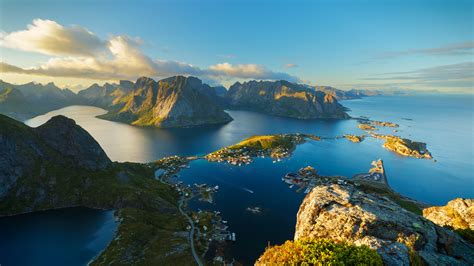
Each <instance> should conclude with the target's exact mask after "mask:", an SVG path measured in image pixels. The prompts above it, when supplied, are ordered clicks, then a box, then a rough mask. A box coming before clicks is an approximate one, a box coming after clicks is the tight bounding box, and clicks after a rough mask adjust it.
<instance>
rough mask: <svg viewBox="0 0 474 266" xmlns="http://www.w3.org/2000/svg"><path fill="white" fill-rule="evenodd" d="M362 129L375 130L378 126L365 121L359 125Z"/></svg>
mask: <svg viewBox="0 0 474 266" xmlns="http://www.w3.org/2000/svg"><path fill="white" fill-rule="evenodd" d="M357 126H358V127H359V128H360V129H362V130H365V131H375V130H377V128H376V127H374V126H372V125H369V124H365V123H361V124H359V125H357Z"/></svg>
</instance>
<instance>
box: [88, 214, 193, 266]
mask: <svg viewBox="0 0 474 266" xmlns="http://www.w3.org/2000/svg"><path fill="white" fill-rule="evenodd" d="M118 216H119V217H120V219H121V223H120V226H119V228H118V231H117V235H116V237H115V239H114V240H113V241H112V242H111V243H110V244H109V246H108V247H107V249H106V250H105V251H104V252H103V253H102V254H101V255H100V256H99V257H98V258H97V259H96V260H95V261H94V262H93V263H92V265H111V264H113V265H130V264H133V265H187V264H191V263H192V262H193V261H194V259H193V258H192V255H191V251H190V249H189V244H188V243H187V241H186V238H185V236H186V234H187V232H186V229H185V228H186V225H187V222H186V220H185V219H184V217H183V216H182V215H180V214H176V213H166V212H165V213H161V212H153V211H145V210H141V209H135V208H124V209H121V210H119V211H118ZM176 232H182V233H181V234H177V233H176Z"/></svg>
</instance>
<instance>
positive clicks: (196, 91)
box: [101, 76, 232, 128]
mask: <svg viewBox="0 0 474 266" xmlns="http://www.w3.org/2000/svg"><path fill="white" fill-rule="evenodd" d="M204 86H207V85H205V84H203V83H202V81H201V80H199V79H198V78H194V77H183V76H175V77H170V78H167V79H163V80H160V81H158V82H156V81H154V80H153V79H151V78H146V77H142V78H139V79H138V80H137V81H136V83H135V84H134V87H133V90H132V91H131V92H130V93H128V94H126V95H123V96H122V97H120V98H119V99H116V100H115V101H114V105H113V106H112V108H111V111H110V112H109V113H107V114H105V115H103V116H101V118H104V119H109V120H115V121H121V122H125V123H131V124H133V125H138V126H155V127H162V128H171V127H192V126H198V125H204V124H220V123H227V122H230V121H231V120H232V118H231V117H230V116H229V115H228V114H227V113H226V112H224V111H223V110H222V108H220V107H219V106H218V105H217V104H216V103H215V102H214V101H213V100H212V99H211V98H210V97H209V96H208V95H206V94H204V93H202V90H204V89H205V88H204V89H203V87H204Z"/></svg>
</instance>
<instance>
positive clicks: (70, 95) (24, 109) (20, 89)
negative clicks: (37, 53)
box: [0, 80, 81, 120]
mask: <svg viewBox="0 0 474 266" xmlns="http://www.w3.org/2000/svg"><path fill="white" fill-rule="evenodd" d="M80 98H81V97H80V96H78V95H77V94H75V93H74V92H72V91H70V90H68V89H60V88H58V87H56V85H54V84H53V83H48V84H46V85H42V84H38V83H33V82H30V83H27V84H23V85H13V84H10V83H7V82H4V81H2V80H0V113H2V114H5V115H8V116H10V117H13V118H16V119H19V120H24V119H28V118H31V117H33V116H37V115H40V114H43V113H46V112H49V111H51V110H54V109H58V108H62V107H65V106H68V105H73V104H79V103H80V100H81V99H80Z"/></svg>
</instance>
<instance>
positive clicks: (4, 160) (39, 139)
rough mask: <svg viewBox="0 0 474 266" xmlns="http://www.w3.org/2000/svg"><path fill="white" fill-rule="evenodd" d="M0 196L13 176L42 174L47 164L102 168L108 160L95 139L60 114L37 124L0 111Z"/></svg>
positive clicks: (73, 167) (13, 179)
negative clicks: (24, 122) (35, 126)
mask: <svg viewBox="0 0 474 266" xmlns="http://www.w3.org/2000/svg"><path fill="white" fill-rule="evenodd" d="M0 150H1V156H0V199H1V198H2V197H4V196H5V195H6V193H7V192H8V191H9V189H10V188H11V187H12V186H14V185H15V184H16V182H17V180H18V179H19V178H21V177H25V176H35V175H36V174H37V172H36V170H38V169H39V175H40V176H38V177H37V178H41V175H46V174H47V172H46V170H45V169H46V168H47V167H48V166H49V165H55V166H64V167H65V168H67V169H68V170H70V171H74V169H75V168H85V169H88V170H92V171H97V170H101V169H105V168H106V167H108V166H109V165H110V164H111V161H110V160H109V158H108V157H107V155H106V154H105V152H104V151H103V150H102V148H101V147H100V146H99V144H97V142H96V141H95V140H94V139H93V138H92V137H91V136H90V135H89V134H88V133H87V132H86V131H85V130H84V129H82V128H81V127H79V126H78V125H76V123H75V122H74V121H73V120H71V119H68V118H66V117H63V116H56V117H53V118H51V120H50V121H48V122H47V123H46V124H44V125H42V126H40V127H38V128H30V127H28V126H26V125H24V124H23V123H20V122H18V121H15V120H13V119H11V118H8V117H6V116H4V115H0Z"/></svg>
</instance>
